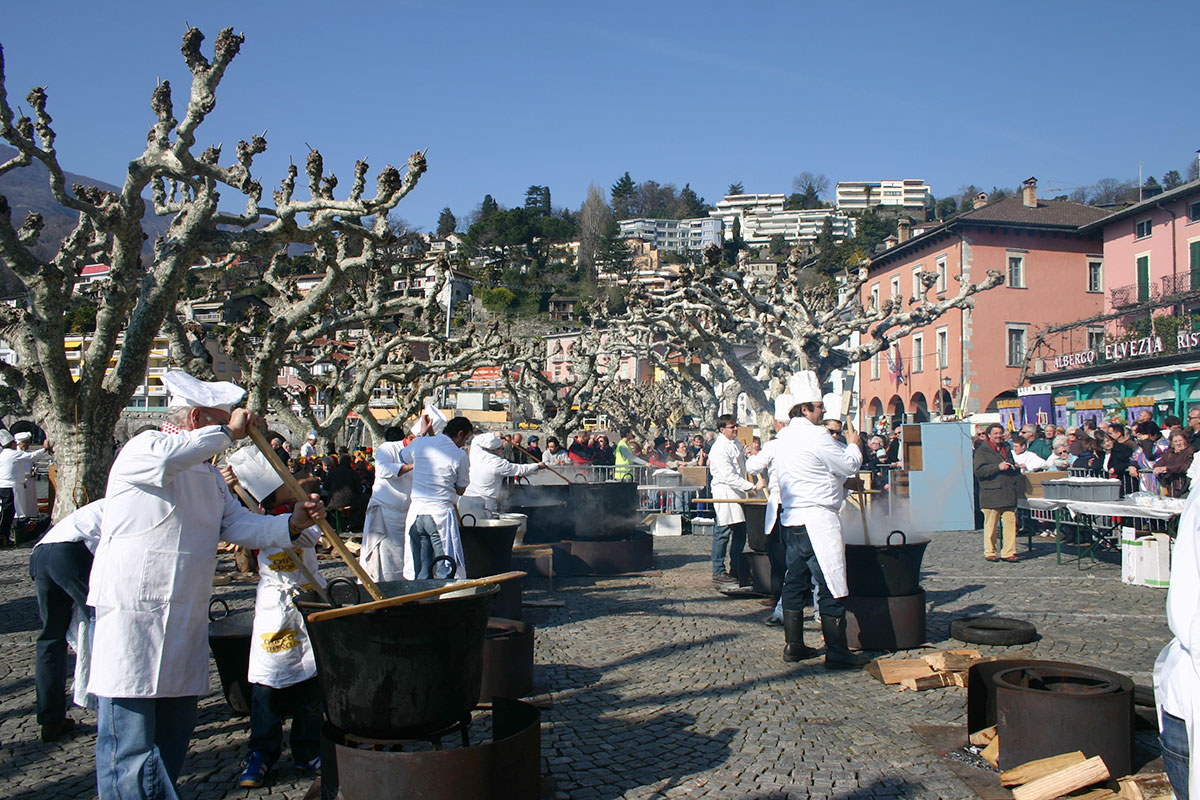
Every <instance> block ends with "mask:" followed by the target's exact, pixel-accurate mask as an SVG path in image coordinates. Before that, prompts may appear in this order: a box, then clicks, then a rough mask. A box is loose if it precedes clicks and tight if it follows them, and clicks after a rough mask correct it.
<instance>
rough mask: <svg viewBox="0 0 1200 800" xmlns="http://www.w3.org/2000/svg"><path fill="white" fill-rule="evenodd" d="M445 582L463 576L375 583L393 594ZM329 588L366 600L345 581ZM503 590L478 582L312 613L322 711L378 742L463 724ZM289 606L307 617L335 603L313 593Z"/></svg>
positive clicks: (336, 595)
mask: <svg viewBox="0 0 1200 800" xmlns="http://www.w3.org/2000/svg"><path fill="white" fill-rule="evenodd" d="M448 583H449V584H453V583H461V581H453V580H449V581H447V580H419V581H386V582H384V583H380V584H379V588H380V589H382V590H383V594H384V596H385V597H395V596H397V595H402V594H409V593H411V592H420V591H423V590H425V589H433V588H436V587H439V586H444V585H446V584H448ZM329 584H330V585H329V587H328V588H327V590H326V591H328V592H329V594H330V596H331V597H333V598H334V599H335V601H337V599H338V598H339V597H340V598H342V599H343V600H346V599H350V600H352V602H355V603H359V602H366V601H369V600H370V598H369V597H367V596H365V593H362V592H360V590H359V587H358V586H356V585H355V584H353V583H350V582H349V581H348V580H345V579H336V578H335V579H334V580H332V581H330V582H329ZM347 590H348V591H350V592H352V593H353V596H352V597H351V598H346V594H347ZM499 591H500V587H499V586H498V585H496V584H491V585H489V586H476V587H474V588H470V589H463V590H461V591H456V592H451V593H449V594H444V595H440V596H438V597H434V598H429V599H427V600H420V601H418V602H415V603H408V604H405V605H399V606H392V607H391V608H382V609H378V610H376V611H368V612H366V613H363V614H353V615H350V616H346V617H338V618H337V619H330V620H324V621H321V622H309V621H308V620H307V619H306V620H305V622H306V627H307V628H308V635H309V638H310V639H311V640H312V645H313V653H314V655H315V656H316V661H317V675H318V676H319V678H320V683H321V694H322V696H323V698H324V701H325V714H326V717H327V718H328V719H329V721H330V722H331V723H333V724H334V725H336V726H337V727H338V728H340V729H342V730H343V731H346V732H349V733H354V734H358V735H359V736H364V737H368V738H372V739H408V738H416V737H419V736H421V735H422V734H426V733H429V732H431V731H436V730H440V729H443V728H446V727H448V726H450V725H452V724H454V723H457V722H459V721H461V720H462V719H463V718H464V717H466V716H467V715H468V714H469V713H470V711H471V709H473V708H474V707H475V704H476V703H477V702H478V701H479V689H480V684H481V681H482V677H483V636H484V633H485V632H486V631H487V623H488V616H489V615H490V613H491V608H492V598H493V597H495V595H496V593H497V592H499ZM292 602H294V603H295V604H296V607H297V608H299V609H300V610H301V611H302V612H303V613H304V614H305V615H306V616H307V615H308V614H310V613H312V612H314V611H323V610H325V609H327V608H329V606H328V605H327V604H325V603H323V602H321V601H320V599H319V598H318V597H317V594H316V592H305V593H303V594H301V595H299V596H297V597H296V598H295V600H293V601H292Z"/></svg>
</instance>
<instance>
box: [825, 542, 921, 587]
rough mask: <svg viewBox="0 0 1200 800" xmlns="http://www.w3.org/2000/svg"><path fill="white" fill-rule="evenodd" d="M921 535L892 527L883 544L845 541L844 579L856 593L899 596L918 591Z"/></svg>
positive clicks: (919, 583) (919, 585)
mask: <svg viewBox="0 0 1200 800" xmlns="http://www.w3.org/2000/svg"><path fill="white" fill-rule="evenodd" d="M929 541H930V540H929V538H928V537H925V536H911V537H910V536H906V535H905V533H904V531H892V532H891V533H889V534H888V536H887V544H886V545H870V544H850V543H847V544H846V583H847V584H848V586H849V588H850V594H851V595H852V596H856V597H899V596H903V595H911V594H916V593H917V592H919V591H921V560H922V559H923V558H924V557H925V548H926V547H928V546H929Z"/></svg>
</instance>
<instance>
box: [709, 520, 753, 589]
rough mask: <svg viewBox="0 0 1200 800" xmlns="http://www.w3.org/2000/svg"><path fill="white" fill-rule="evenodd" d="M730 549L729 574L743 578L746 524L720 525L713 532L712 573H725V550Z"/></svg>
mask: <svg viewBox="0 0 1200 800" xmlns="http://www.w3.org/2000/svg"><path fill="white" fill-rule="evenodd" d="M726 548H729V574H730V575H732V576H733V577H735V578H741V575H740V572H741V564H742V551H743V550H745V549H746V523H744V522H735V523H733V524H732V525H718V526H717V527H716V528H715V529H714V530H713V540H712V571H713V575H719V574H721V573H722V572H724V571H725V549H726Z"/></svg>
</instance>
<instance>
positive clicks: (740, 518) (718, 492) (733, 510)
mask: <svg viewBox="0 0 1200 800" xmlns="http://www.w3.org/2000/svg"><path fill="white" fill-rule="evenodd" d="M712 496H713V499H714V500H745V499H746V493H745V492H743V491H742V490H741V489H734V488H733V487H732V486H727V485H725V484H723V483H714V484H713V487H712ZM713 510H714V511H715V512H716V515H717V524H718V525H733V524H735V523H738V522H745V521H746V512H745V511H743V510H742V504H741V503H713Z"/></svg>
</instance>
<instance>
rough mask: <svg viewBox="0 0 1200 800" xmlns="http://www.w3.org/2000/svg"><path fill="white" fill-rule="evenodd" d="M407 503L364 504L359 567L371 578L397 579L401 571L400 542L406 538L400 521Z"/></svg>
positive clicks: (404, 518) (402, 523)
mask: <svg viewBox="0 0 1200 800" xmlns="http://www.w3.org/2000/svg"><path fill="white" fill-rule="evenodd" d="M407 518H408V506H407V505H406V506H404V507H403V508H400V507H397V506H393V505H388V504H385V503H371V504H370V505H368V506H367V518H366V522H365V524H364V525H363V549H362V566H363V571H365V572H366V573H367V575H369V576H370V578H371V580H373V581H376V582H380V581H398V580H400V579H401V577H402V576H403V573H404V551H405V546H404V543H405V541H406V540H407V538H408V537H407V535H406V534H405V530H406V528H405V527H404V523H405V521H406V520H407Z"/></svg>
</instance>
